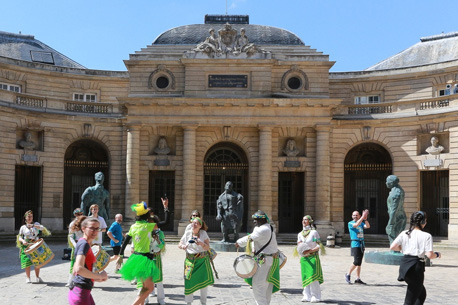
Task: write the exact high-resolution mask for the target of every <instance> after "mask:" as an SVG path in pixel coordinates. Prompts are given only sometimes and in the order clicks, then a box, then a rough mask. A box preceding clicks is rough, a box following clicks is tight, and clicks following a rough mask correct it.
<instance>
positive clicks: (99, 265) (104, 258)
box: [91, 245, 110, 272]
mask: <svg viewBox="0 0 458 305" xmlns="http://www.w3.org/2000/svg"><path fill="white" fill-rule="evenodd" d="M91 249H92V252H93V253H94V256H95V260H96V261H95V264H94V265H92V271H93V272H102V271H103V269H105V268H106V267H107V266H108V264H109V263H110V254H108V252H107V251H105V250H103V249H102V247H101V246H100V245H93V246H92V247H91Z"/></svg>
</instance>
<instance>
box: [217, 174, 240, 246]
mask: <svg viewBox="0 0 458 305" xmlns="http://www.w3.org/2000/svg"><path fill="white" fill-rule="evenodd" d="M232 186H233V185H232V182H231V181H227V182H226V185H225V187H224V192H223V193H222V194H221V195H220V196H219V198H218V200H217V201H216V211H217V215H216V220H217V221H221V232H222V233H223V240H222V241H223V242H231V240H230V239H229V233H232V232H233V233H234V241H236V240H237V239H239V232H240V229H241V228H242V220H243V196H242V195H241V194H239V193H237V192H235V191H233V190H232Z"/></svg>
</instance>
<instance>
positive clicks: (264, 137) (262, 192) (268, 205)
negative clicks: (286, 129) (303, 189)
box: [257, 126, 273, 219]
mask: <svg viewBox="0 0 458 305" xmlns="http://www.w3.org/2000/svg"><path fill="white" fill-rule="evenodd" d="M258 175H259V177H258V179H259V180H258V181H259V185H258V207H257V209H259V210H262V211H264V212H265V213H267V216H269V218H271V219H272V212H273V207H272V202H273V198H272V127H271V126H260V127H259V170H258Z"/></svg>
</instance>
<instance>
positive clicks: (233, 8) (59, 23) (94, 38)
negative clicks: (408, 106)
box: [0, 0, 458, 72]
mask: <svg viewBox="0 0 458 305" xmlns="http://www.w3.org/2000/svg"><path fill="white" fill-rule="evenodd" d="M3 2H4V3H2V5H1V11H0V31H5V32H13V33H19V31H20V32H21V33H22V34H28V35H34V36H35V38H36V39H38V40H40V41H42V42H43V43H46V44H47V45H49V46H50V47H52V48H54V49H56V50H57V51H59V52H61V53H63V54H65V55H66V56H68V57H70V58H71V59H73V60H75V61H77V62H78V63H80V64H82V65H84V66H86V67H88V68H90V69H98V70H120V71H123V70H126V68H125V66H124V63H123V60H125V59H128V58H129V54H131V53H134V52H135V51H138V50H140V49H141V48H143V47H146V46H147V45H149V44H151V43H152V42H153V41H154V39H155V38H156V37H157V36H158V35H160V34H161V33H162V32H164V31H166V30H168V29H171V28H174V27H177V26H181V25H187V24H199V23H203V20H204V15H205V14H225V13H226V0H194V1H190V0H188V1H185V0H179V1H175V0H165V1H164V0H162V1H159V0H130V1H127V0H112V1H106V0H91V1H88V0H78V1H66V0H61V1H56V0H40V1H36V0H15V1H3ZM227 12H228V14H243V15H249V16H250V23H251V24H260V25H270V26H274V27H279V28H283V29H286V30H289V31H291V32H293V33H295V34H296V35H298V36H299V37H300V38H301V39H302V41H304V43H305V44H306V45H309V46H311V47H312V48H314V49H317V50H318V51H320V52H323V53H324V54H328V55H329V56H330V60H332V61H336V64H335V65H334V67H333V68H332V69H331V71H334V72H338V71H339V72H340V71H358V70H364V69H365V68H368V67H370V66H372V65H373V64H376V63H378V62H379V61H381V60H383V59H385V58H388V57H390V56H392V55H394V54H396V53H398V52H400V51H402V50H404V49H406V48H408V47H409V46H411V45H413V44H415V43H417V42H419V40H420V37H423V36H430V35H435V34H440V33H442V32H444V33H448V32H454V31H458V24H457V22H456V20H457V18H456V8H455V5H454V1H442V0H416V1H412V0H379V1H375V0H329V1H327V0H315V1H310V0H289V1H271V0H264V1H261V0H227ZM247 34H249V33H247ZM248 38H249V36H248Z"/></svg>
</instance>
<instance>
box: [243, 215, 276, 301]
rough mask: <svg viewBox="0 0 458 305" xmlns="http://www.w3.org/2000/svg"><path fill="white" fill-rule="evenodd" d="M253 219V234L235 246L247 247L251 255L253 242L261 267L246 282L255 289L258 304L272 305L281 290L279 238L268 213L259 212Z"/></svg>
mask: <svg viewBox="0 0 458 305" xmlns="http://www.w3.org/2000/svg"><path fill="white" fill-rule="evenodd" d="M251 217H252V218H253V224H254V226H255V228H254V229H253V233H251V234H250V235H248V236H245V237H242V238H240V239H238V240H237V242H236V243H235V246H236V247H237V248H238V247H244V246H246V247H247V249H246V252H247V253H248V254H250V255H251V243H252V242H253V244H254V249H253V251H254V258H255V260H257V261H258V264H259V266H258V269H257V271H256V273H255V274H254V275H253V277H252V278H249V279H245V281H246V282H247V283H248V284H249V285H251V286H252V287H253V295H254V299H255V301H256V304H258V305H267V304H270V299H271V297H272V293H274V292H277V291H279V290H280V264H279V258H278V246H277V238H276V235H275V232H274V229H273V227H272V226H271V225H270V223H269V218H268V217H267V214H266V213H264V212H263V211H257V212H256V213H254V214H253V215H252V216H251Z"/></svg>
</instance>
